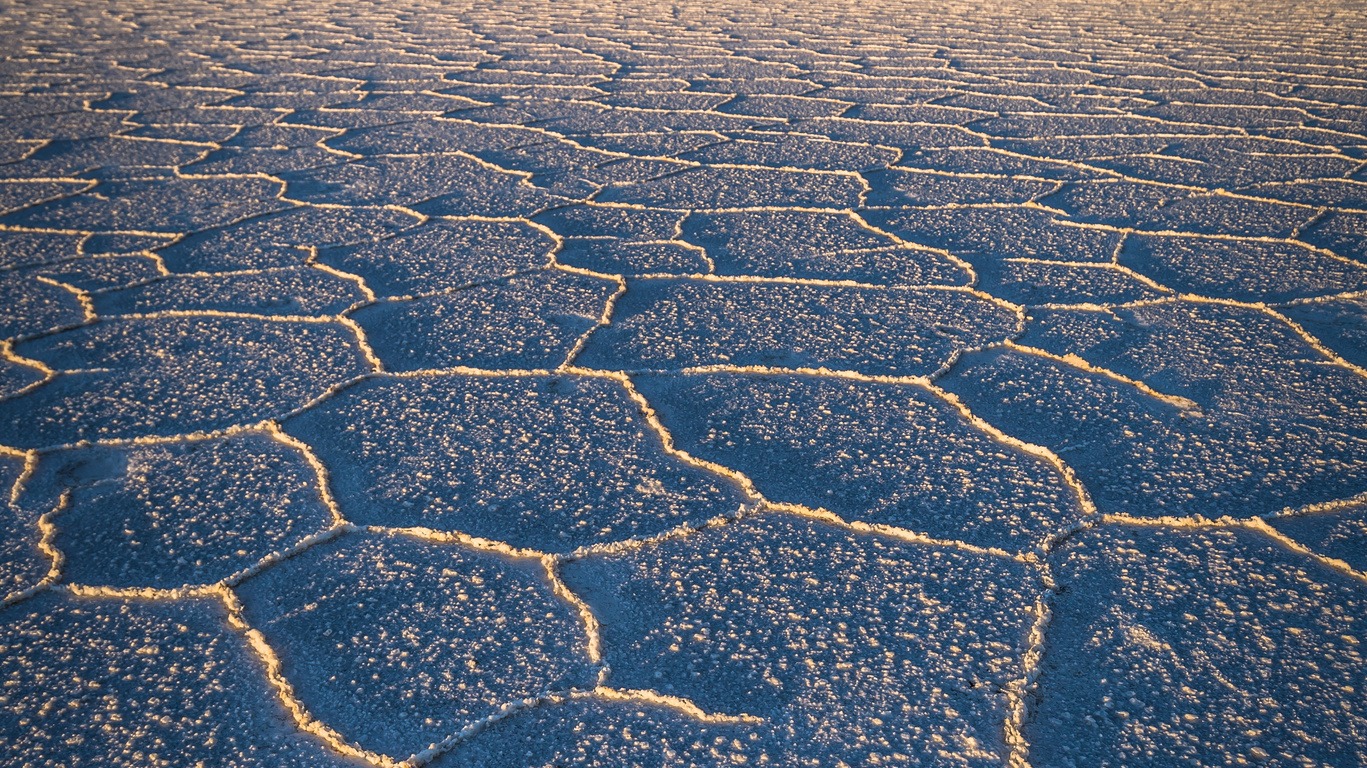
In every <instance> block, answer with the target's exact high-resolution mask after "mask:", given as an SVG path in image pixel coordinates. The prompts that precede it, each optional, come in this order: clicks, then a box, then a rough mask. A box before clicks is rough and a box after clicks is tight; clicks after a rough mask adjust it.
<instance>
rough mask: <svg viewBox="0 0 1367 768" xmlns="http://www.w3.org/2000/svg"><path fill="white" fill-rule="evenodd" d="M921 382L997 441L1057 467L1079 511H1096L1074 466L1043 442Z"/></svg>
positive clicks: (932, 383)
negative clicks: (1008, 428) (1003, 428)
mask: <svg viewBox="0 0 1367 768" xmlns="http://www.w3.org/2000/svg"><path fill="white" fill-rule="evenodd" d="M922 386H923V387H925V389H926V390H928V391H929V392H931V393H932V394H934V395H935V396H936V397H938V398H940V399H941V400H943V401H944V402H946V403H948V404H949V405H950V406H952V407H953V408H954V409H955V410H957V411H958V412H959V414H960V415H961V416H962V417H963V418H964V419H965V420H966V421H968V423H970V424H972V425H973V426H974V427H977V429H978V430H979V431H981V432H984V433H986V434H988V435H990V436H991V437H992V438H993V439H995V440H996V441H997V442H999V443H1002V444H1004V445H1007V446H1010V447H1012V448H1015V449H1016V450H1017V451H1019V452H1020V453H1022V454H1025V455H1027V456H1032V457H1034V458H1036V459H1041V460H1043V461H1044V462H1045V463H1047V464H1049V465H1051V466H1053V467H1054V469H1055V470H1057V471H1058V473H1059V475H1060V476H1061V477H1062V478H1063V482H1064V484H1065V485H1066V486H1068V488H1069V489H1071V490H1072V492H1073V494H1074V496H1075V497H1076V499H1077V504H1078V508H1079V509H1080V510H1081V511H1082V514H1083V515H1096V514H1098V511H1097V507H1096V504H1095V503H1094V502H1093V501H1092V496H1091V494H1090V493H1089V492H1088V491H1087V488H1086V486H1085V485H1083V483H1082V481H1081V480H1080V479H1078V476H1077V473H1076V472H1075V471H1074V470H1073V467H1072V465H1070V464H1069V463H1068V462H1066V461H1064V460H1063V458H1062V457H1060V456H1059V455H1058V454H1057V453H1055V452H1053V451H1051V450H1049V449H1048V448H1045V447H1044V446H1042V445H1036V444H1035V443H1027V442H1025V441H1024V440H1021V439H1019V438H1017V437H1013V436H1011V435H1008V434H1007V433H1005V432H1003V431H1001V430H1000V429H998V428H997V427H996V426H994V425H993V424H991V423H990V422H988V421H987V420H985V419H983V418H982V417H980V416H978V415H977V414H975V413H973V411H972V410H971V409H970V408H969V407H968V405H967V404H966V403H964V401H963V400H961V399H959V396H958V395H956V394H954V393H953V392H950V391H949V390H946V389H943V388H942V387H940V386H939V385H937V384H935V383H934V382H926V383H925V384H923V385H922Z"/></svg>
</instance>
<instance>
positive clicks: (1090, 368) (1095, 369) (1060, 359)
mask: <svg viewBox="0 0 1367 768" xmlns="http://www.w3.org/2000/svg"><path fill="white" fill-rule="evenodd" d="M1002 346H1003V348H1005V349H1009V350H1011V351H1012V352H1018V353H1020V354H1023V355H1030V356H1031V357H1039V358H1043V359H1045V360H1051V361H1053V362H1056V363H1061V364H1063V365H1067V366H1069V367H1071V368H1075V369H1077V370H1080V371H1085V372H1087V373H1091V374H1095V375H1098V376H1104V377H1105V378H1107V379H1110V380H1111V381H1115V382H1119V383H1121V384H1125V385H1127V386H1130V387H1133V388H1134V389H1136V390H1138V391H1139V392H1140V393H1141V394H1143V395H1144V396H1146V397H1149V398H1151V399H1153V400H1157V401H1159V402H1161V403H1164V404H1165V405H1170V406H1172V407H1173V408H1177V409H1178V410H1181V411H1187V412H1191V413H1195V414H1200V413H1203V412H1204V409H1203V408H1202V407H1201V405H1200V403H1197V402H1196V401H1194V400H1190V399H1188V398H1185V397H1181V396H1179V395H1169V394H1166V393H1164V392H1159V391H1158V390H1156V389H1154V388H1153V387H1151V386H1149V385H1148V384H1146V383H1145V382H1143V381H1141V380H1139V379H1133V378H1130V377H1129V376H1126V375H1124V374H1122V373H1118V372H1116V371H1113V370H1111V369H1110V368H1106V367H1104V366H1099V365H1096V364H1094V363H1091V362H1089V361H1088V360H1086V359H1084V358H1082V357H1079V356H1078V355H1076V354H1072V353H1069V354H1066V355H1056V354H1054V353H1053V352H1049V351H1047V350H1043V349H1040V348H1039V347H1032V346H1028V345H1025V344H1020V343H1018V342H1015V341H1007V342H1005V343H1003V344H1002Z"/></svg>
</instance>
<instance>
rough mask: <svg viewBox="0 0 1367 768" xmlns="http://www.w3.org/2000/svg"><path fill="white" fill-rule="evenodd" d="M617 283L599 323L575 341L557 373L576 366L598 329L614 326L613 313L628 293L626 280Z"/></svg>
mask: <svg viewBox="0 0 1367 768" xmlns="http://www.w3.org/2000/svg"><path fill="white" fill-rule="evenodd" d="M616 282H617V287H616V289H615V290H614V291H613V292H612V295H611V296H608V298H607V300H606V301H604V302H603V312H602V314H601V315H599V317H598V320H597V322H595V323H594V324H593V327H591V328H589V329H588V330H587V331H585V332H584V333H582V334H581V335H580V336H579V338H578V339H576V340H575V342H574V346H573V347H571V348H570V351H569V353H568V354H566V355H565V360H564V362H562V363H561V364H560V365H559V366H558V367H557V368H556V370H557V371H566V370H569V369H570V368H571V367H572V366H573V365H574V361H575V359H576V358H578V357H579V355H580V353H582V352H583V351H584V348H585V347H587V346H588V343H589V339H591V338H593V334H594V333H596V332H597V331H598V329H600V328H606V327H608V326H609V325H611V324H612V312H613V310H614V309H615V308H616V306H617V301H618V299H621V298H622V297H623V296H625V295H626V292H627V281H626V279H625V278H623V277H618V278H617V280H616Z"/></svg>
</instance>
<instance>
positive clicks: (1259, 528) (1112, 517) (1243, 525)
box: [1101, 512, 1367, 583]
mask: <svg viewBox="0 0 1367 768" xmlns="http://www.w3.org/2000/svg"><path fill="white" fill-rule="evenodd" d="M1101 521H1102V522H1103V523H1104V524H1106V525H1113V526H1129V527H1139V528H1168V529H1176V530H1212V529H1214V530H1228V529H1231V528H1238V529H1243V530H1247V531H1253V532H1255V533H1259V534H1262V535H1263V536H1265V537H1267V538H1269V539H1271V540H1273V541H1275V542H1276V543H1278V544H1279V545H1281V546H1282V547H1284V548H1286V549H1288V550H1291V551H1292V552H1295V553H1296V554H1298V555H1300V556H1302V557H1305V558H1308V559H1310V560H1313V561H1315V562H1317V563H1319V564H1320V565H1322V566H1324V567H1326V568H1328V569H1329V570H1331V571H1334V572H1335V573H1339V574H1341V575H1343V576H1347V577H1349V578H1351V579H1355V580H1357V581H1360V582H1363V583H1367V572H1363V571H1360V570H1358V569H1356V568H1354V567H1353V566H1352V565H1349V564H1348V563H1347V562H1344V561H1343V560H1339V559H1338V558H1333V557H1328V556H1326V555H1322V554H1320V553H1318V552H1316V551H1315V550H1313V549H1311V548H1309V547H1307V546H1305V545H1304V544H1302V543H1300V542H1299V541H1296V540H1295V539H1293V538H1291V537H1289V536H1287V535H1286V534H1284V533H1282V532H1281V531H1279V530H1277V529H1276V528H1274V527H1272V526H1271V525H1269V524H1268V522H1267V519H1266V518H1264V517H1261V516H1255V517H1250V518H1236V517H1232V516H1230V515H1224V516H1222V517H1217V518H1208V517H1205V516H1203V515H1191V516H1187V517H1175V516H1172V515H1162V516H1154V517H1138V516H1135V515H1131V514H1125V513H1116V512H1108V513H1106V514H1104V515H1102V516H1101Z"/></svg>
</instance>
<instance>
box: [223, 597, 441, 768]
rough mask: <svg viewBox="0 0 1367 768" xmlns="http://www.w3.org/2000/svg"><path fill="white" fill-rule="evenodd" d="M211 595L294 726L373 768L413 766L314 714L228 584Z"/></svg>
mask: <svg viewBox="0 0 1367 768" xmlns="http://www.w3.org/2000/svg"><path fill="white" fill-rule="evenodd" d="M212 594H213V595H214V596H216V597H217V598H218V599H219V600H220V601H221V602H222V604H223V606H224V609H225V610H226V611H227V616H228V626H229V627H231V628H232V629H233V630H235V631H236V632H237V633H238V634H239V635H241V636H242V637H243V638H244V639H245V640H246V641H247V647H248V649H249V650H250V651H251V652H252V654H253V655H254V656H256V658H257V661H258V662H259V663H260V664H261V665H262V667H264V669H265V673H266V680H267V681H268V682H269V683H270V685H271V687H272V688H273V689H274V690H275V695H276V698H277V699H278V700H279V701H280V704H281V705H282V706H283V707H284V708H285V711H286V712H288V713H289V715H290V717H291V718H292V719H293V720H294V725H295V728H297V729H298V730H299V731H301V732H303V733H307V734H309V735H311V736H313V737H314V738H316V739H318V740H319V741H321V742H322V743H323V744H325V745H326V746H327V747H329V748H330V749H332V751H334V752H336V753H338V754H340V755H344V756H346V757H350V758H353V759H358V760H364V761H365V762H367V763H370V764H371V765H374V766H377V768H406V766H409V765H414V764H413V763H410V762H407V761H399V760H395V759H393V758H391V757H389V756H388V755H382V754H379V753H377V752H372V751H370V750H367V749H364V748H362V747H361V746H359V745H357V744H353V743H352V742H350V741H347V740H346V739H345V738H344V737H343V736H342V735H341V734H340V733H338V732H337V731H335V730H333V729H332V728H331V727H330V726H329V725H327V724H326V723H324V722H322V721H321V720H319V719H317V718H316V717H314V716H313V714H312V713H310V712H309V710H308V708H307V707H306V706H305V705H304V702H303V700H302V699H300V698H299V696H298V694H297V693H296V692H295V690H294V684H293V683H291V682H290V681H289V679H288V678H286V677H285V674H284V669H283V664H282V663H281V661H280V657H279V656H278V655H277V654H276V652H275V649H274V648H272V647H271V646H270V643H268V642H267V641H266V636H265V635H263V634H261V631H260V630H258V629H256V628H254V627H252V626H251V625H250V624H249V623H248V622H247V620H246V617H245V607H244V606H243V605H242V601H241V600H240V599H239V598H238V596H237V594H236V593H234V592H233V591H232V590H231V589H229V588H228V587H217V588H215V589H214V590H213V591H212Z"/></svg>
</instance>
